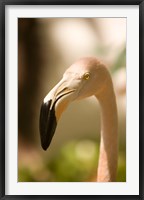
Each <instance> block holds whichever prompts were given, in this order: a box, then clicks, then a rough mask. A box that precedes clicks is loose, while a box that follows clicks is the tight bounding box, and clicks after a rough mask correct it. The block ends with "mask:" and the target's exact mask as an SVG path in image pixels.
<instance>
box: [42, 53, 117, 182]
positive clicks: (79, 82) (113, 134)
mask: <svg viewBox="0 0 144 200" xmlns="http://www.w3.org/2000/svg"><path fill="white" fill-rule="evenodd" d="M92 95H94V96H95V97H96V98H97V99H98V102H99V105H100V110H101V139H100V154H99V161H98V169H97V176H96V178H95V180H94V181H97V182H115V181H116V174H117V165H118V117H117V105H116V97H115V93H114V88H113V83H112V78H111V75H110V73H109V71H108V69H107V68H106V67H105V65H104V64H103V63H102V62H101V61H99V60H98V59H97V58H95V57H84V58H80V59H79V60H78V61H76V62H75V63H74V64H72V65H71V66H70V67H69V68H68V69H67V70H66V71H65V73H64V75H63V77H62V79H61V80H60V82H59V83H58V84H57V85H56V86H55V87H54V88H53V89H52V90H51V91H50V92H49V93H48V94H47V95H46V97H45V98H44V100H43V103H42V106H41V111H40V124H39V128H40V138H41V145H42V148H43V149H44V150H47V148H48V147H49V145H50V143H51V140H52V138H53V135H54V132H55V129H56V126H57V123H58V121H59V119H60V117H61V115H62V113H63V111H64V110H65V109H66V108H67V106H68V105H69V104H70V103H71V102H72V101H74V100H81V99H83V98H86V97H89V96H92Z"/></svg>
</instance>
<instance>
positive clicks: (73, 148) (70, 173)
mask: <svg viewBox="0 0 144 200" xmlns="http://www.w3.org/2000/svg"><path fill="white" fill-rule="evenodd" d="M98 157H99V145H98V144H97V143H96V141H94V140H80V141H72V142H69V143H67V144H66V145H64V146H63V147H62V148H61V149H60V151H59V153H58V154H57V155H56V157H54V158H53V159H52V160H50V161H45V160H43V163H41V165H40V167H39V168H38V169H37V170H32V168H25V167H19V172H18V177H19V179H18V181H19V182H38V181H39V182H45V181H47V182H83V181H89V179H90V177H92V175H93V174H95V173H96V170H97V166H98ZM125 181H126V159H125V149H123V148H122V149H120V152H119V162H118V176H117V182H125Z"/></svg>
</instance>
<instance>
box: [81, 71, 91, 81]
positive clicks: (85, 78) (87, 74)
mask: <svg viewBox="0 0 144 200" xmlns="http://www.w3.org/2000/svg"><path fill="white" fill-rule="evenodd" d="M89 78H90V73H89V72H86V73H85V74H84V75H83V79H84V80H88V79H89Z"/></svg>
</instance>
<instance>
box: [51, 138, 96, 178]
mask: <svg viewBox="0 0 144 200" xmlns="http://www.w3.org/2000/svg"><path fill="white" fill-rule="evenodd" d="M98 149H99V148H98V146H97V145H96V144H95V142H93V141H89V140H84V141H78V142H76V141H73V142H70V143H68V144H67V145H65V146H64V147H63V148H62V149H61V151H60V153H59V155H58V156H57V158H56V159H54V160H53V161H52V162H51V163H49V165H48V167H49V169H50V170H51V171H52V173H53V174H54V175H55V181H65V182H72V181H75V182H76V181H85V180H87V179H88V178H89V177H90V175H91V173H92V171H93V170H94V169H95V168H96V167H97V161H98Z"/></svg>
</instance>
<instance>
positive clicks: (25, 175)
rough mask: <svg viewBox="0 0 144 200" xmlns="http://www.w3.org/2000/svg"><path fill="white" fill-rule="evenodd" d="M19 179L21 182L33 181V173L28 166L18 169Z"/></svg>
mask: <svg viewBox="0 0 144 200" xmlns="http://www.w3.org/2000/svg"><path fill="white" fill-rule="evenodd" d="M18 181H19V182H33V181H35V180H34V178H33V174H32V173H31V171H30V170H29V169H28V168H25V167H22V168H19V170H18Z"/></svg>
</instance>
